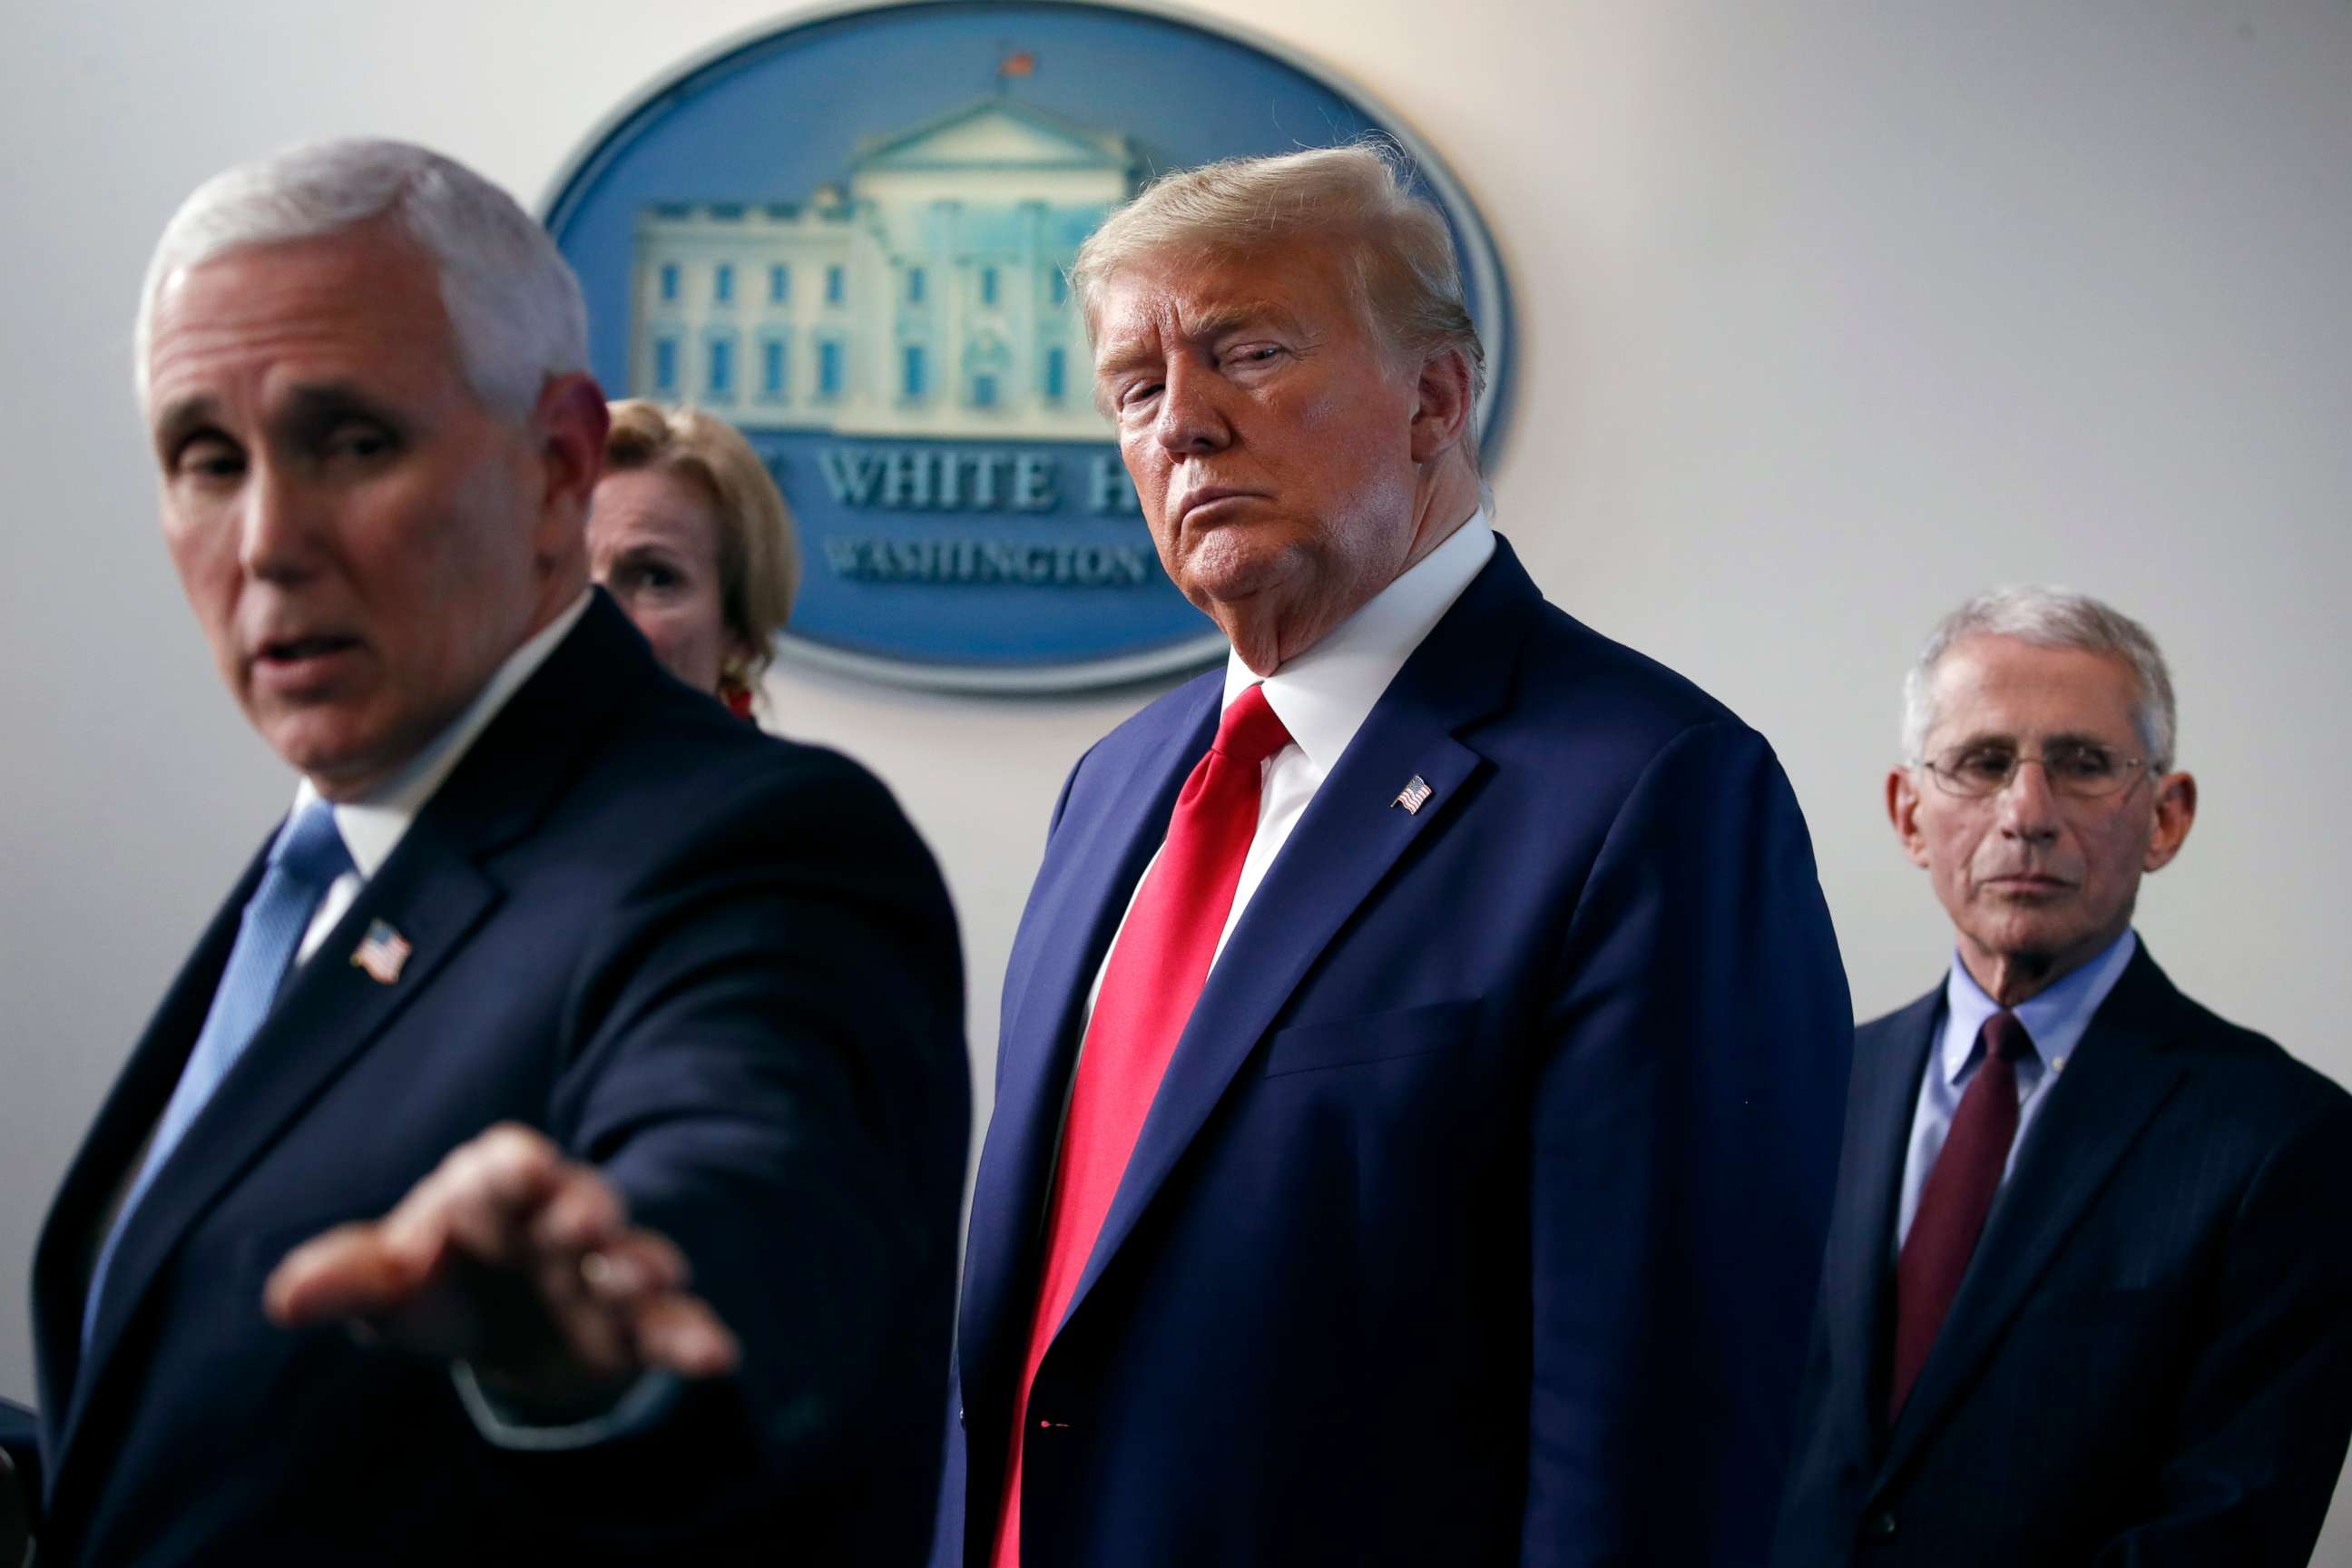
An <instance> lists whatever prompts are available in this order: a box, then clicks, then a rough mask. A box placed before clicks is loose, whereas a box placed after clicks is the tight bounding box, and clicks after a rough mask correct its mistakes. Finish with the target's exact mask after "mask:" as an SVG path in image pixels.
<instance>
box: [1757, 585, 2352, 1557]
mask: <svg viewBox="0 0 2352 1568" xmlns="http://www.w3.org/2000/svg"><path fill="white" fill-rule="evenodd" d="M1904 728H1905V734H1904V742H1905V749H1906V755H1907V757H1908V759H1909V760H1908V761H1907V762H1906V763H1904V764H1903V765H1902V766H1899V767H1897V768H1895V770H1894V771H1893V772H1892V773H1890V774H1889V775H1888V777H1887V781H1886V802H1887V812H1888V815H1889V816H1891V817H1892V819H1893V821H1894V825H1895V834H1896V836H1897V837H1899V838H1900V839H1901V841H1902V844H1903V847H1904V850H1905V852H1906V853H1907V854H1908V855H1909V856H1910V858H1911V859H1912V861H1913V863H1914V864H1916V865H1917V866H1919V867H1920V868H1922V869H1924V870H1926V871H1927V874H1928V878H1929V880H1930V882H1931V883H1932V885H1933V886H1934V888H1935V889H1936V896H1937V899H1938V900H1941V901H1942V903H1943V905H1944V908H1945V910H1946V911H1947V913H1948V914H1949V915H1950V917H1951V921H1952V925H1953V929H1954V931H1955V933H1956V935H1957V939H1958V940H1957V944H1956V952H1955V953H1954V956H1953V960H1952V963H1951V967H1950V970H1949V972H1948V974H1947V975H1946V977H1945V978H1944V980H1943V981H1942V982H1941V983H1940V984H1937V986H1936V987H1935V989H1933V990H1931V991H1930V992H1928V993H1927V994H1926V995H1925V996H1922V997H1920V998H1919V999H1918V1000H1917V1001H1916V1002H1914V1003H1913V1004H1911V1005H1909V1006H1907V1007H1906V1008H1904V1009H1902V1010H1901V1011H1900V1012H1897V1013H1895V1014H1892V1015H1890V1016H1887V1017H1885V1018H1882V1019H1879V1020H1878V1021H1877V1022H1875V1023H1873V1024H1869V1025H1866V1026H1864V1027H1863V1028H1862V1029H1861V1031H1860V1032H1859V1035H1858V1036H1857V1038H1856V1042H1855V1050H1854V1069H1853V1070H1854V1077H1853V1094H1852V1098H1851V1100H1850V1101H1849V1105H1848V1113H1847V1131H1846V1142H1845V1150H1844V1156H1843V1164H1842V1166H1841V1174H1840V1191H1839V1194H1838V1200H1837V1209H1836V1213H1835V1215H1834V1217H1833V1218H1832V1223H1831V1231H1830V1243H1829V1252H1828V1261H1827V1268H1826V1272H1825V1276H1824V1279H1823V1282H1822V1295H1821V1306H1820V1309H1819V1311H1818V1313H1817V1316H1816V1321H1815V1329H1814V1334H1813V1346H1812V1353H1811V1363H1810V1365H1809V1367H1808V1371H1807V1375H1806V1384H1805V1391H1804V1396H1803V1399H1804V1403H1803V1407H1802V1411H1801V1416H1800V1424H1799V1428H1798V1429H1799V1431H1800V1432H1801V1434H1802V1436H1801V1440H1800V1445H1799V1449H1798V1454H1797V1460H1796V1463H1795V1465H1794V1466H1793V1468H1792V1471H1791V1478H1790V1490H1789V1495H1788V1497H1787V1500H1786V1502H1785V1505H1784V1508H1783V1510H1782V1515H1781V1521H1780V1540H1779V1547H1778V1552H1777V1556H1776V1558H1775V1561H1776V1562H1777V1563H1782V1564H1786V1565H1788V1568H1799V1565H1801V1568H1824V1565H1827V1564H1840V1563H1904V1564H1921V1565H1926V1564H1941V1563H1954V1564H1958V1563H1970V1564H1976V1563H2001V1564H2003V1568H2033V1565H2036V1564H2043V1563H2047V1564H2052V1565H2053V1568H2055V1565H2057V1564H2061V1563H2064V1564H2073V1565H2076V1568H2080V1565H2081V1564H2085V1563H2101V1564H2115V1565H2116V1568H2122V1565H2124V1564H2156V1563H2182V1564H2188V1563H2231V1564H2237V1565H2242V1568H2257V1565H2271V1564H2275V1565H2279V1568H2284V1565H2286V1564H2301V1563H2305V1562H2306V1561H2307V1560H2308V1559H2309V1556H2310V1553H2311V1549H2312V1543H2313V1542H2314V1540H2315V1537H2316V1536H2317V1534H2318V1531H2319V1527H2320V1523H2321V1521H2322V1520H2323V1518H2324V1517H2325V1515H2326V1510H2327V1504H2328V1499H2329V1495H2330V1493H2331V1491H2332V1490H2333V1489H2334V1486H2335V1482H2336V1474H2337V1470H2338V1468H2339V1467H2340V1466H2341V1464H2342V1462H2343V1458H2344V1452H2345V1445H2346V1439H2347V1432H2352V1248H2347V1246H2346V1245H2345V1238H2346V1237H2347V1236H2352V1096H2347V1095H2346V1094H2345V1092H2344V1091H2343V1090H2342V1089H2338V1088H2337V1087H2336V1085H2334V1084H2332V1083H2330V1082H2329V1081H2328V1080H2327V1079H2324V1078H2322V1077H2320V1076H2319V1075H2318V1074H2317V1073H2315V1072H2313V1071H2311V1070H2310V1069H2309V1068H2305V1067H2303V1066H2301V1065H2300V1064H2298V1063H2296V1062H2295V1061H2294V1060H2293V1059H2292V1058H2289V1057H2288V1056H2287V1055H2286V1054H2285V1053H2284V1051H2282V1050H2281V1049H2280V1048H2279V1047H2277V1046H2276V1045H2274V1044H2273V1043H2272V1042H2271V1041H2269V1040H2267V1039H2264V1038H2263V1037H2261V1036H2259V1035H2256V1034H2253V1033H2252V1032H2250V1031H2248V1030H2245V1029H2242V1028H2239V1027H2237V1026H2234V1025H2231V1024H2229V1023H2227V1022H2224V1021H2223V1020H2222V1019H2221V1018H2218V1017H2216V1016H2213V1015H2212V1014H2211V1013H2209V1012H2207V1011H2206V1010H2205V1009H2204V1008H2202V1007H2200V1006H2199V1005H2197V1004H2196V1003H2194V1002H2191V1001H2189V999H2188V998H2187V997H2185V996H2183V995H2182V994H2180V993H2179V991H2177V990H2175V989H2174V988H2173V985H2172V983H2171V982H2170V981H2169V980H2168V979H2167V978H2166V977H2165V974H2164V972H2163V971H2162V970H2161V969H2158V967H2157V964H2156V961H2155V960H2154V959H2153V958H2152V957H2150V956H2149V954H2148V952H2147V948H2146V946H2145V945H2144V944H2142V943H2141V942H2140V941H2139V939H2138V937H2137V934H2136V933H2135V932H2134V931H2133V930H2132V928H2131V918H2132V910H2133V907H2134V904H2135V901H2136V900H2137V897H2138V893H2139V883H2140V879H2141V878H2142V877H2143V876H2144V875H2146V874H2147V873H2148V872H2151V871H2157V870H2160V869H2162V868H2164V867H2165V866H2167V865H2168V864H2170V863H2171V861H2172V859H2173V858H2174V857H2175V856H2177V855H2178V854H2179V851H2180V847H2181V845H2182V844H2183V842H2184V841H2186V839H2187V838H2188V837H2189V825H2190V823H2191V822H2192V821H2193V820H2194V819H2195V816H2196V812H2197V783H2196V780H2195V779H2193V778H2191V777H2190V776H2189V774H2188V773H2181V772H2177V771H2175V769H2174V767H2173V736H2174V729H2175V718H2174V704H2173V695H2172V682H2171V678H2170V676H2169V675H2168V673H2167V671H2166V668H2165V664H2164V657H2163V655H2162V654H2161V653H2160V652H2159V651H2158V648H2157V646H2156V643H2155V641H2154V640H2153V639H2152V638H2151V637H2149V636H2148V634H2147V631H2146V630H2145V629H2144V628H2143V627H2141V626H2139V625H2138V623H2137V622H2135V621H2133V620H2131V619H2130V618H2129V617H2127V616H2123V615H2120V614H2118V613H2116V611H2115V610H2114V609H2112V608H2110V607H2108V606H2107V605H2103V604H2101V603H2099V602H2098V601H2097V600H2095V599H2091V598H2088V597H2085V596H2084V595H2076V594H2067V593H2061V592H2056V591H2053V590H2050V589H2044V588H2018V589H2008V590H2003V591H2001V592H1999V593H1995V594H1990V595H1985V596H1983V597H1980V598H1978V599H1974V600H1971V601H1970V602H1969V603H1968V604H1966V605H1962V606H1961V607H1960V608H1959V609H1958V610H1957V611H1955V612H1953V614H1952V615H1951V616H1948V617H1947V618H1946V619H1945V621H1944V622H1943V624H1942V625H1941V626H1938V627H1937V630H1936V632H1935V635H1934V636H1933V637H1930V638H1929V639H1928V642H1927V647H1926V648H1925V649H1924V650H1923V651H1922V653H1921V655H1920V657H1919V660H1918V663H1917V664H1916V666H1915V667H1914V668H1913V669H1912V671H1911V673H1910V677H1909V679H1908V680H1907V681H1906V687H1905V726H1904Z"/></svg>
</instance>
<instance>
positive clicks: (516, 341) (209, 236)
mask: <svg viewBox="0 0 2352 1568" xmlns="http://www.w3.org/2000/svg"><path fill="white" fill-rule="evenodd" d="M379 218H383V219H389V220H390V221H391V222H392V223H393V224H394V225H395V226H397V228H398V230H399V232H401V233H402V234H404V235H405V236H407V237H409V238H410V239H413V240H415V242H416V244H417V245H418V246H419V247H421V248H422V249H423V250H424V251H425V255H426V256H428V257H429V258H431V259H432V261H433V265H434V268H435V270H436V273H438V275H439V279H440V285H441V305H442V308H443V309H444V310H446V311H447V312H448V314H449V327H450V333H451V336H452V337H453V338H454V339H455V340H456V344H457V357H458V363H459V364H460V365H461V366H462V367H463V369H464V371H465V374H466V380H467V384H469V385H470V386H471V387H472V388H473V390H474V395H475V396H477V397H478V398H480V399H481V401H482V404H483V405H484V406H485V407H488V409H490V410H491V411H492V412H494V413H497V414H499V415H502V416H507V417H509V418H515V419H520V418H522V417H524V416H527V415H529V414H530V411H531V409H532V408H533V407H534V406H535V405H537V403H538V401H539V395H540V392H541V389H542V388H543V387H545V385H546V384H547V382H548V379H549V378H550V377H551V376H558V375H567V374H571V373H572V372H574V371H580V370H585V369H586V368H587V366H588V311H587V307H586V306H585V305H584V304H583V301H582V300H581V297H580V280H579V279H577V278H575V277H573V276H572V268H571V267H570V266H569V265H568V264H567V263H566V262H565V261H564V259H563V255H562V252H561V251H559V250H557V249H556V247H555V241H554V240H553V239H551V237H549V236H548V233H547V230H546V229H545V228H543V227H541V226H540V225H539V223H538V222H537V221H536V220H534V219H533V218H532V217H531V216H530V214H528V213H526V212H524V211H523V209H522V208H521V207H520V206H519V205H516V203H515V200H514V198H513V197H512V196H509V195H507V194H506V193H505V192H504V191H502V190H500V189H499V187H498V186H496V185H494V184H490V183H489V182H488V180H485V179H484V178H482V176H480V175H479V174H475V173H474V172H473V171H472V170H471V169H468V168H467V167H466V166H465V165H464V164H462V163H457V162H455V161H454V160H451V159H448V158H445V157H443V156H441V154H439V153H434V152H429V151H427V150H426V149H425V148H423V147H417V146H413V145H411V144H409V143H407V142H385V141H344V142H314V143H311V144H310V145H308V146H303V147H295V148H290V149H289V150H288V151H286V152H283V153H276V154H273V155H272V156H270V157H267V158H262V159H258V160H256V161H255V162H253V163H242V164H239V165H238V166H237V167H236V168H234V169H230V170H228V171H226V173H223V174H215V175H214V176H213V177H212V178H211V179H209V180H207V181H205V183H204V184H201V185H199V186H197V187H196V190H195V192H194V195H190V196H189V197H188V199H187V200H186V201H185V202H184V203H182V204H181V205H180V210H179V211H178V212H176V213H174V214H173V215H172V221H171V222H170V223H168V224H166V225H165V226H164V227H163V237H162V238H161V239H159V240H157V241H156V242H155V254H154V256H153V257H152V258H150V260H149V261H148V263H147V281H146V283H145V285H144V286H143V288H142V289H141V292H140V297H139V324H138V330H137V332H136V335H135V338H134V350H133V352H134V353H135V355H136V363H135V364H134V366H133V375H134V376H135V378H136V381H137V384H138V390H139V400H140V402H141V403H142V404H144V403H145V402H146V400H147V370H148V366H147V356H148V351H149V348H150V346H151V342H152V331H153V325H154V314H155V301H156V297H157V296H158V295H159V294H160V293H161V292H162V291H163V285H164V283H165V282H166V281H167V280H168V279H171V278H172V277H173V275H174V274H176V273H179V272H181V271H183V270H184V269H186V268H191V267H196V266H201V265H202V264H203V263H205V262H206V261H209V260H211V259H212V258H215V257H216V256H219V255H221V254H222V253H224V252H226V251H230V250H241V249H244V248H246V247H250V246H258V245H279V244H284V243H287V242H289V241H292V240H302V239H318V238H323V237H327V236H330V235H336V234H341V233H342V232H343V231H344V230H346V229H350V228H354V227H356V226H359V225H361V224H364V223H369V222H372V221H374V220H376V219H379Z"/></svg>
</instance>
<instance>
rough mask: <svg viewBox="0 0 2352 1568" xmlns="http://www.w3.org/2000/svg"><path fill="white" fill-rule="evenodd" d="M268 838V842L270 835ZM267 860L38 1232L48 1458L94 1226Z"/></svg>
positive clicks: (124, 1174)
mask: <svg viewBox="0 0 2352 1568" xmlns="http://www.w3.org/2000/svg"><path fill="white" fill-rule="evenodd" d="M271 837H273V838H274V837H276V834H275V832H273V833H272V835H271ZM267 857H268V840H264V841H263V845H262V847H261V848H260V849H259V850H257V852H256V853H255V854H254V857H253V858H252V860H251V861H249V862H248V863H247V866H246V868H245V874H244V875H243V876H242V877H240V878H239V879H237V884H236V888H235V889H232V890H231V891H230V893H229V896H228V898H227V900H226V901H224V902H223V903H222V905H221V907H220V908H219V909H218V910H215V912H214V914H213V918H212V921H211V923H210V924H208V925H207V926H206V927H205V932H204V935H203V936H202V937H200V938H198V939H197V942H196V946H195V951H194V952H192V953H190V954H189V956H188V960H187V962H186V963H184V964H183V965H182V966H181V969H180V973H179V974H178V975H177V976H176V977H175V978H174V979H173V982H172V984H171V986H170V988H169V989H168V990H166V991H165V992H164V994H163V1002H162V1003H161V1004H160V1005H158V1006H157V1007H156V1009H155V1015H154V1016H153V1017H152V1019H151V1020H150V1021H149V1022H148V1025H147V1027H146V1029H145V1031H144V1032H143V1033H142V1035H141V1036H140V1037H139V1043H138V1044H137V1045H136V1046H135V1047H132V1049H131V1058H130V1060H129V1062H127V1063H126V1064H125V1065H124V1067H123V1069H122V1075H121V1077H120V1078H119V1079H116V1080H115V1084H114V1088H113V1089H112V1090H111V1091H110V1093H109V1094H108V1095H107V1098H106V1101H105V1103H104V1104H103V1105H102V1106H100V1109H99V1113H98V1117H97V1119H96V1120H95V1121H93V1122H92V1123H91V1124H90V1130H89V1134H88V1136H86V1137H85V1138H84V1139H83V1140H82V1146H81V1149H80V1151H79V1152H78V1153H77V1154H75V1156H74V1159H73V1163H71V1164H70V1165H68V1167H67V1168H66V1177H65V1181H64V1183H63V1184H61V1185H60V1187H59V1189H58V1196H57V1201H56V1202H55V1203H54V1204H52V1205H50V1214H49V1218H48V1221H47V1224H46V1225H45V1226H43V1227H42V1233H41V1239H40V1243H39V1246H38V1247H37V1250H36V1253H35V1257H34V1265H33V1268H34V1291H33V1306H34V1318H33V1352H34V1362H35V1368H36V1373H37V1377H38V1379H39V1382H40V1401H41V1415H42V1418H43V1420H44V1422H45V1424H46V1425H47V1428H48V1437H49V1446H50V1450H51V1452H52V1453H54V1452H55V1451H56V1449H57V1444H58V1437H59V1435H60V1433H61V1431H62V1428H63V1424H64V1417H65V1413H66V1407H67V1405H68V1401H69V1398H70V1395H71V1392H72V1389H73V1386H74V1380H75V1374H76V1370H77V1368H78V1367H79V1363H80V1361H81V1313H82V1298H83V1294H84V1291H85V1289H86V1288H87V1281H88V1276H89V1269H90V1268H91V1265H92V1264H93V1262H94V1261H95V1254H96V1252H97V1248H98V1244H99V1238H100V1225H101V1223H102V1222H103V1221H105V1219H106V1216H107V1214H108V1211H109V1210H110V1207H111V1205H112V1204H113V1202H114V1199H115V1197H116V1194H118V1193H120V1192H121V1190H122V1188H123V1186H124V1185H125V1184H127V1183H128V1182H129V1180H130V1178H131V1167H132V1165H133V1163H135V1162H136V1161H137V1160H138V1159H139V1158H140V1156H141V1155H142V1152H143V1151H144V1149H145V1146H146V1142H147V1137H148V1134H149V1133H150V1132H151V1131H152V1130H153V1128H154V1125H155V1122H156V1120H157V1119H158V1118H159V1117H161V1116H162V1115H163V1106H164V1103H165V1102H166V1101H167V1100H170V1099H171V1098H172V1090H173V1087H174V1086H176V1085H177V1084H178V1082H179V1080H180V1073H181V1070H182V1068H184V1066H185V1065H186V1063H187V1059H188V1053H189V1052H190V1051H191V1050H193V1049H194V1047H195V1042H196V1032H197V1031H198V1030H199V1029H200V1028H202V1027H203V1026H204V1021H205V1013H206V1012H207V1011H209V1010H210V1008H211V1006H212V998H213V993H214V992H215V990H216V989H217V988H218V987H219V984H220V977H221V972H222V971H223V970H224V969H226V967H227V966H228V954H229V950H230V948H232V947H233V946H235V945H236V932H237V926H238V923H239V921H240V920H241V919H242V918H243V914H244V910H245V904H246V900H247V899H249V898H251V897H252V896H253V890H254V889H255V888H256V887H257V886H258V885H259V883H260V881H261V875H262V872H263V870H264V868H266V866H267V864H268V859H267Z"/></svg>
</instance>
